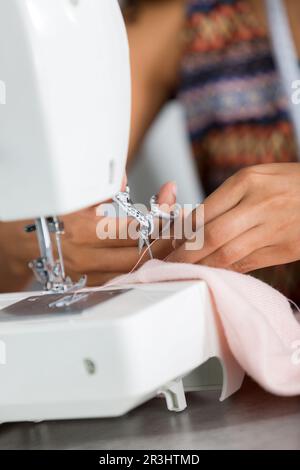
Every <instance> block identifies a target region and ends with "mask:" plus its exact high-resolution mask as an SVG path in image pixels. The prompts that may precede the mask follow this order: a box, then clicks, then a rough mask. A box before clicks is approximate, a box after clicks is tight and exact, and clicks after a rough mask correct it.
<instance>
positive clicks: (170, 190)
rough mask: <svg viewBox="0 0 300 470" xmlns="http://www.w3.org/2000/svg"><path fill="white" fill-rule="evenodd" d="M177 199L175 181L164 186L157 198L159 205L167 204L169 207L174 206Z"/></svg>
mask: <svg viewBox="0 0 300 470" xmlns="http://www.w3.org/2000/svg"><path fill="white" fill-rule="evenodd" d="M176 197H177V185H176V183H175V182H174V181H171V182H168V183H166V184H164V185H163V186H162V187H161V189H160V191H159V193H158V197H157V203H158V204H159V205H161V204H167V205H169V206H173V205H174V204H176Z"/></svg>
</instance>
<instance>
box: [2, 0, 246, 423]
mask: <svg viewBox="0 0 300 470" xmlns="http://www.w3.org/2000/svg"><path fill="white" fill-rule="evenodd" d="M0 72H1V77H0V79H1V81H3V80H4V81H5V83H6V88H7V89H6V92H7V100H6V104H5V105H2V104H1V106H0V220H1V221H15V220H23V219H34V218H36V221H35V224H30V225H27V227H26V230H27V231H28V232H34V231H36V232H37V235H38V242H39V247H40V258H38V259H37V260H34V261H33V262H32V263H31V267H32V268H33V271H34V273H35V275H36V277H37V279H38V280H39V281H40V282H41V284H42V285H43V287H44V288H45V289H46V290H48V291H49V292H43V293H40V294H37V293H34V294H33V295H29V294H25V293H22V294H21V293H20V294H16V295H4V296H0V309H1V308H2V310H1V311H0V422H13V421H41V420H51V419H67V418H72V419H75V418H89V417H92V418H96V417H107V416H119V415H122V414H124V413H126V412H128V411H129V410H131V409H133V408H134V407H136V406H138V405H139V404H141V403H143V402H145V401H146V400H148V399H150V398H152V397H154V396H156V395H157V394H158V393H163V394H164V395H165V396H166V399H167V404H168V407H169V409H171V410H175V411H180V410H182V409H184V408H185V406H186V402H185V396H184V390H183V386H182V381H181V379H182V378H183V377H186V376H188V374H189V373H190V372H191V371H195V370H196V369H197V368H198V367H199V366H200V365H201V364H203V363H204V362H205V361H206V360H207V359H208V358H209V357H213V356H216V357H219V358H220V360H221V361H222V364H223V372H224V374H223V375H224V376H223V379H224V380H223V392H222V397H224V396H225V395H224V394H226V384H227V382H228V381H227V378H228V377H229V376H230V377H231V379H232V378H233V379H234V380H233V383H234V384H235V388H236V389H237V388H239V386H240V383H241V380H242V374H241V371H240V369H239V367H238V366H237V364H236V363H235V361H234V360H233V359H232V356H231V355H230V353H229V351H228V346H227V345H226V344H223V343H222V341H221V336H220V335H219V330H218V325H217V319H216V318H215V316H214V312H213V310H212V308H211V304H210V300H209V295H208V290H207V287H206V286H205V284H204V283H201V282H191V283H176V282H175V283H173V282H172V283H164V284H156V285H149V286H146V285H145V286H139V287H133V288H132V289H131V288H130V286H129V288H128V290H126V291H125V292H123V291H122V292H120V291H118V294H119V295H117V294H116V291H115V292H114V293H108V292H106V293H105V292H104V291H102V292H95V291H93V290H84V292H83V293H81V292H76V290H77V289H79V288H80V289H82V288H83V287H84V282H85V278H84V277H83V278H82V282H80V283H79V284H78V283H73V282H72V281H71V280H70V279H69V278H68V276H67V273H66V272H65V270H64V263H63V256H62V250H61V247H62V245H61V241H60V236H61V235H63V227H62V226H61V224H60V221H59V220H58V219H57V216H60V215H65V214H68V213H70V212H74V211H77V210H79V209H82V208H87V207H90V206H92V205H94V204H97V203H100V202H101V201H103V200H106V199H108V198H111V197H113V196H114V195H115V194H116V193H117V192H118V191H119V190H120V189H121V181H122V176H123V173H124V169H125V162H126V157H127V149H128V140H129V127H130V102H131V99H130V64H129V50H128V43H127V38H126V30H125V25H124V22H123V20H122V16H121V12H120V9H119V6H118V2H117V0H101V1H100V0H89V1H83V0H0ZM81 229H82V230H84V227H81ZM95 230H96V227H95ZM54 235H55V239H56V245H57V246H56V248H57V250H53V247H52V239H53V237H54ZM28 236H32V235H30V234H29V233H28ZM56 251H57V253H58V257H59V259H58V260H56ZM82 274H84V273H82ZM74 292H75V295H76V299H77V302H75V303H73V297H72V296H73V295H74ZM53 296H54V297H53ZM59 296H62V297H63V298H64V299H65V298H66V297H67V298H68V299H70V297H71V304H69V305H68V302H69V300H68V302H67V303H64V302H62V305H60V300H59ZM77 296H79V300H78V297H77ZM81 296H82V297H81ZM28 298H29V299H28ZM22 299H23V301H22ZM54 300H56V302H54ZM57 300H58V303H57ZM19 302H21V303H19ZM53 303H54V304H55V305H54V307H53ZM231 382H232V380H231ZM186 383H187V384H190V386H191V387H192V388H193V389H197V388H198V385H197V374H196V375H195V373H194V374H193V377H192V380H188V381H187V382H186ZM231 391H232V389H231Z"/></svg>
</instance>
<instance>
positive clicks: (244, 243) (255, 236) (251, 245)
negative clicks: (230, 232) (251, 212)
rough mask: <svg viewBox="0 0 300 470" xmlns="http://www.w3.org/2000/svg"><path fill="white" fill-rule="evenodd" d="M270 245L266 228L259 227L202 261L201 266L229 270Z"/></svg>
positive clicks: (243, 234)
mask: <svg viewBox="0 0 300 470" xmlns="http://www.w3.org/2000/svg"><path fill="white" fill-rule="evenodd" d="M268 244H269V240H268V237H266V230H265V227H264V226H263V225H258V226H256V227H254V228H252V229H250V230H248V231H246V232H244V233H242V234H241V235H240V236H238V237H236V238H234V239H233V240H231V241H230V242H228V243H226V244H225V245H223V246H222V247H221V248H219V249H218V250H216V251H215V252H214V253H212V254H211V255H209V256H207V257H206V258H204V259H202V260H201V261H200V263H199V264H202V265H205V266H210V267H212V268H229V267H230V266H232V265H233V264H234V263H236V262H238V261H239V260H242V259H243V258H245V257H247V256H249V255H250V254H251V253H253V252H255V251H257V250H260V249H261V248H263V246H266V245H268Z"/></svg>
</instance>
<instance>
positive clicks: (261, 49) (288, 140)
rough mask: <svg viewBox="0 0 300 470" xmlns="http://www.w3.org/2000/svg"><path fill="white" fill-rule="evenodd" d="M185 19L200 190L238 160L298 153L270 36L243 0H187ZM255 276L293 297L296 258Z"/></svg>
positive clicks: (239, 164) (212, 185)
mask: <svg viewBox="0 0 300 470" xmlns="http://www.w3.org/2000/svg"><path fill="white" fill-rule="evenodd" d="M187 21H188V27H187V35H188V39H189V42H188V47H187V51H186V54H185V56H184V59H183V63H182V77H181V86H180V90H179V97H180V99H181V101H182V103H183V104H184V107H185V109H186V115H187V122H188V129H189V134H190V137H191V142H192V146H193V150H194V154H195V158H196V161H197V165H198V168H199V172H200V176H201V178H202V182H203V186H204V189H205V191H206V193H207V194H209V193H211V192H212V191H214V190H215V189H216V188H217V187H218V186H219V185H220V184H222V183H223V182H224V181H225V179H227V178H228V177H229V176H231V175H232V174H234V173H235V172H236V171H238V170H239V169H241V168H243V167H245V166H250V165H255V164H260V163H272V162H291V161H297V152H296V141H295V137H294V130H293V126H292V124H291V120H290V117H289V113H288V104H287V98H286V96H285V95H284V92H283V89H282V84H281V82H280V79H279V74H278V72H277V70H276V67H275V63H274V59H273V56H272V52H271V46H270V41H269V38H268V35H267V32H266V31H265V30H264V29H263V28H262V27H260V26H259V24H258V22H257V20H256V18H255V16H254V15H253V12H252V11H251V8H250V5H249V4H248V2H247V1H246V0H189V1H188V11H187ZM260 276H262V277H263V278H264V279H265V280H268V282H270V283H271V284H272V285H274V286H275V287H277V288H279V289H280V290H281V291H283V292H284V293H285V294H287V295H290V296H293V298H294V299H295V300H297V301H299V302H300V284H299V282H300V281H299V280H300V263H294V264H293V265H290V266H288V267H286V266H283V267H282V266H281V267H278V268H273V269H268V270H263V271H262V272H261V273H260ZM297 279H298V281H297Z"/></svg>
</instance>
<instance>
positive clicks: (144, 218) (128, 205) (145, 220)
mask: <svg viewBox="0 0 300 470" xmlns="http://www.w3.org/2000/svg"><path fill="white" fill-rule="evenodd" d="M114 201H115V202H116V203H117V204H118V205H119V206H120V207H121V208H122V209H123V211H124V212H125V213H126V214H127V215H128V216H129V217H132V218H134V219H136V220H137V221H138V222H139V253H140V254H141V253H142V251H143V249H144V248H145V247H146V248H147V249H148V251H149V254H150V257H151V259H153V253H152V250H151V235H152V234H153V232H154V228H155V226H154V219H155V218H157V219H162V220H167V221H169V222H170V223H171V222H172V221H174V220H175V219H176V218H177V217H178V215H179V212H178V211H177V212H170V213H169V214H168V213H166V212H163V211H161V210H160V208H159V205H158V204H157V197H156V196H152V197H151V199H150V211H149V212H148V213H147V214H143V212H141V211H139V210H138V209H136V207H135V206H134V203H133V201H132V199H131V197H130V188H129V186H127V187H126V190H125V191H121V192H119V193H118V194H117V195H116V196H115V197H114Z"/></svg>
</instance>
